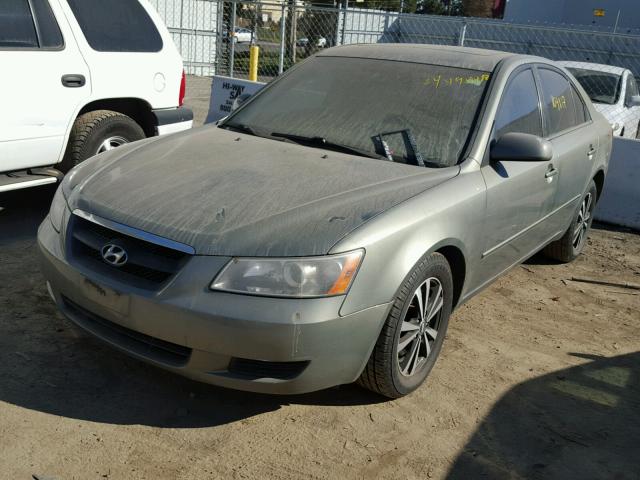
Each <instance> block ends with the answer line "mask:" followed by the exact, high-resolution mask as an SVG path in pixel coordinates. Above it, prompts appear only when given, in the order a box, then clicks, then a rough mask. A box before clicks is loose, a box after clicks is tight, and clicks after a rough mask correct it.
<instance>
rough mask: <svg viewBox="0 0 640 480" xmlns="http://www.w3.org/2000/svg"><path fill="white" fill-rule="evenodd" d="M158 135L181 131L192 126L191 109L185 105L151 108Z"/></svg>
mask: <svg viewBox="0 0 640 480" xmlns="http://www.w3.org/2000/svg"><path fill="white" fill-rule="evenodd" d="M153 115H154V116H155V118H156V125H157V127H156V128H157V133H158V135H160V136H162V135H169V134H170V133H177V132H182V131H183V130H189V129H190V128H191V127H193V111H192V110H191V109H190V108H187V107H178V108H169V109H163V110H153Z"/></svg>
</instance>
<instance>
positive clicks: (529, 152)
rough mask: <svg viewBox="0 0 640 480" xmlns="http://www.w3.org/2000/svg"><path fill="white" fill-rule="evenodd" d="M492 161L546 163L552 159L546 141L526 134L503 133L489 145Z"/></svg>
mask: <svg viewBox="0 0 640 480" xmlns="http://www.w3.org/2000/svg"><path fill="white" fill-rule="evenodd" d="M490 158H491V160H492V161H496V162H499V161H512V162H547V161H549V160H551V159H552V158H553V147H552V146H551V143H550V142H549V141H548V140H545V139H544V138H540V137H538V136H536V135H530V134H528V133H513V132H512V133H505V134H504V135H503V136H501V137H500V138H498V139H497V140H495V141H494V142H493V144H492V145H491V151H490Z"/></svg>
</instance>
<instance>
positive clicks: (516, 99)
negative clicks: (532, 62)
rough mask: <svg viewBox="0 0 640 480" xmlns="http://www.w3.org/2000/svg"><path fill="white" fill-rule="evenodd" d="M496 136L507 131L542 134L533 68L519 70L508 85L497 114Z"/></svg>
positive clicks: (539, 135)
mask: <svg viewBox="0 0 640 480" xmlns="http://www.w3.org/2000/svg"><path fill="white" fill-rule="evenodd" d="M495 132H496V133H495V138H499V137H501V136H502V135H504V134H505V133H512V132H515V133H529V134H531V135H537V136H538V137H541V136H542V114H541V113H540V107H539V105H538V90H537V89H536V82H535V80H534V78H533V72H532V71H531V69H527V70H524V71H522V72H519V73H517V74H516V75H515V77H513V79H512V80H511V81H510V82H509V84H508V85H507V88H506V89H505V91H504V94H503V95H502V100H501V102H500V109H499V110H498V113H497V115H496V123H495Z"/></svg>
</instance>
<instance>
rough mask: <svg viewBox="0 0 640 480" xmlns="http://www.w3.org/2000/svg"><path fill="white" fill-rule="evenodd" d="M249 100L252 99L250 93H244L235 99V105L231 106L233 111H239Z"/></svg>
mask: <svg viewBox="0 0 640 480" xmlns="http://www.w3.org/2000/svg"><path fill="white" fill-rule="evenodd" d="M249 98H251V94H250V93H243V94H242V95H240V96H239V97H236V98H234V99H233V105H231V111H232V112H234V111H236V110H237V109H239V108H240V107H241V106H242V104H243V103H244V102H246V101H247V100H249Z"/></svg>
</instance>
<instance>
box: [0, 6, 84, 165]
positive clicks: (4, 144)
mask: <svg viewBox="0 0 640 480" xmlns="http://www.w3.org/2000/svg"><path fill="white" fill-rule="evenodd" d="M57 1H58V0H53V1H52V2H51V3H49V0H2V1H0V66H1V72H2V73H1V74H0V104H1V105H2V110H1V111H2V114H1V115H0V172H8V171H14V170H21V169H26V168H31V167H39V166H44V165H52V164H54V163H56V162H58V161H59V159H60V158H61V156H62V154H63V153H64V152H63V148H64V142H65V138H66V134H67V131H68V129H69V128H70V125H71V122H72V117H73V115H74V113H75V112H76V110H77V109H78V108H79V107H78V106H79V104H80V103H81V102H82V100H83V99H84V98H85V97H87V96H88V95H89V92H90V85H89V73H88V69H87V65H86V64H85V62H84V60H83V58H82V55H81V54H80V52H79V50H78V48H77V45H76V44H75V42H74V41H73V36H72V35H71V34H70V32H69V29H68V25H67V24H66V22H64V21H62V22H58V21H57V20H56V17H57V18H58V19H61V18H62V19H64V17H63V16H62V14H61V12H60V8H59V4H58V3H57ZM67 75H73V77H65V76H67ZM81 77H83V78H84V82H85V83H84V84H81V83H82V82H81V81H80V80H81ZM65 78H66V79H67V81H65ZM69 80H72V82H71V83H69V82H68V81H69ZM65 82H66V83H65Z"/></svg>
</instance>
